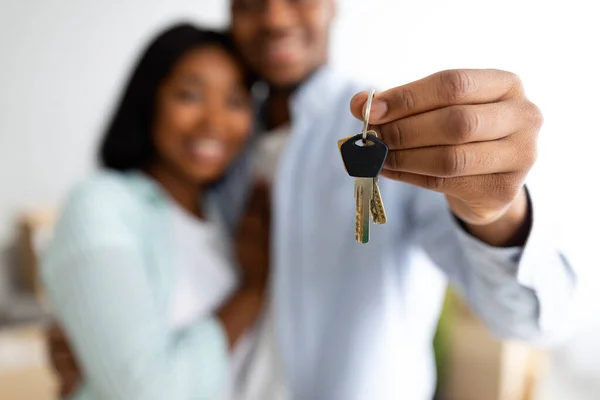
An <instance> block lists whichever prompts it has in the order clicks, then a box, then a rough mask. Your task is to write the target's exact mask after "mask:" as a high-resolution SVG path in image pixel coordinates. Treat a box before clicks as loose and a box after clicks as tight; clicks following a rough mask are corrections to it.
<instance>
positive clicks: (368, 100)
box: [362, 89, 375, 143]
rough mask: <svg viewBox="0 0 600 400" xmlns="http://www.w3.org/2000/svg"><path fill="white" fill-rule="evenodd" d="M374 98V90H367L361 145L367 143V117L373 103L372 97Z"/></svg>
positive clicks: (369, 114)
mask: <svg viewBox="0 0 600 400" xmlns="http://www.w3.org/2000/svg"><path fill="white" fill-rule="evenodd" d="M374 96H375V89H371V90H369V97H368V98H367V105H366V106H365V115H364V122H363V130H362V140H363V143H366V142H367V131H368V130H369V117H370V116H371V103H373V97H374Z"/></svg>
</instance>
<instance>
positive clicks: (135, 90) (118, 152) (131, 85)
mask: <svg viewBox="0 0 600 400" xmlns="http://www.w3.org/2000/svg"><path fill="white" fill-rule="evenodd" d="M211 45H212V46H219V47H221V48H223V49H224V50H226V51H227V52H229V53H231V54H232V55H234V56H235V57H237V53H236V51H235V47H234V45H233V43H232V41H231V39H230V38H229V37H228V36H227V35H224V34H221V33H217V32H213V31H208V30H202V29H198V28H196V27H194V26H193V25H190V24H179V25H175V26H173V27H171V28H169V29H167V30H165V31H163V32H162V33H161V34H159V35H158V36H157V37H156V38H155V39H154V40H153V41H152V42H151V43H150V44H149V46H148V47H147V48H146V51H145V52H144V53H143V55H142V56H141V58H140V59H139V61H138V63H137V65H136V66H135V68H134V70H133V73H132V75H131V77H130V78H129V82H128V83H127V86H126V87H125V91H124V93H123V94H122V97H121V101H120V102H119V104H118V107H117V108H116V110H115V112H114V114H113V117H112V119H111V121H110V123H109V124H108V127H107V129H106V131H105V133H104V138H103V140H102V144H101V147H100V154H99V156H100V163H101V164H102V165H103V166H104V167H107V168H111V169H115V170H119V171H126V170H132V169H140V168H143V167H145V166H147V164H148V163H149V162H151V161H152V158H153V157H154V145H153V143H152V137H151V124H152V121H153V114H154V109H155V103H156V95H157V92H158V88H159V86H160V84H161V83H162V82H163V81H164V79H165V78H166V77H167V76H168V75H169V74H170V72H171V70H172V69H173V67H174V66H175V65H176V64H177V62H178V61H179V59H180V58H181V57H182V56H183V55H184V54H185V53H187V52H188V51H189V50H191V49H194V48H198V47H204V46H211ZM246 84H247V85H248V87H249V86H250V78H249V77H247V82H246Z"/></svg>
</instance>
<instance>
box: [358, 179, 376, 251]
mask: <svg viewBox="0 0 600 400" xmlns="http://www.w3.org/2000/svg"><path fill="white" fill-rule="evenodd" d="M354 198H355V200H356V233H355V237H354V239H355V240H356V241H357V242H360V243H368V242H369V233H370V232H369V231H370V229H369V223H370V222H371V219H370V212H371V207H370V205H371V201H372V200H373V179H371V178H354Z"/></svg>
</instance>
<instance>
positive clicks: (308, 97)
mask: <svg viewBox="0 0 600 400" xmlns="http://www.w3.org/2000/svg"><path fill="white" fill-rule="evenodd" d="M342 84H343V80H342V79H341V78H340V76H339V75H338V74H336V73H335V72H334V71H333V69H332V68H331V66H329V65H327V64H326V65H324V66H322V67H320V68H319V69H317V70H316V71H315V72H314V73H313V74H312V75H311V76H310V77H309V78H308V79H307V80H306V81H305V82H303V83H302V84H301V85H300V86H299V87H298V89H297V90H296V91H295V92H294V94H293V95H292V97H291V99H290V102H291V104H290V107H291V112H292V119H293V121H296V120H299V119H301V118H304V117H311V116H315V115H318V114H321V113H323V112H325V111H326V110H327V109H329V108H330V106H331V104H332V103H333V102H334V101H335V99H336V96H337V95H338V91H339V89H340V88H341V87H342ZM252 91H253V97H254V100H255V109H256V111H257V112H256V118H257V128H258V130H263V129H262V128H263V127H262V126H261V125H262V123H261V121H262V120H263V117H264V105H265V102H266V99H267V97H268V95H269V89H268V85H267V84H266V83H264V82H259V83H258V84H256V85H255V86H254V87H253V89H252Z"/></svg>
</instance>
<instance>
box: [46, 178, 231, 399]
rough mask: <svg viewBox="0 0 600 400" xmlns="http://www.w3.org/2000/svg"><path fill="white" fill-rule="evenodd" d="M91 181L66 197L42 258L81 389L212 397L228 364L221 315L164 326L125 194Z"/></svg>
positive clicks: (114, 394) (131, 395)
mask: <svg viewBox="0 0 600 400" xmlns="http://www.w3.org/2000/svg"><path fill="white" fill-rule="evenodd" d="M96 189H98V190H95V189H93V190H90V188H87V189H86V190H84V191H80V192H79V193H77V194H76V195H75V196H73V197H72V198H71V200H70V201H69V203H68V204H67V206H66V209H65V212H64V214H63V217H62V218H61V222H60V223H59V226H58V227H57V231H56V239H55V241H54V243H53V244H52V246H51V248H50V250H49V253H47V254H46V257H45V259H44V263H43V274H44V281H45V284H46V287H47V289H48V294H49V296H50V299H51V301H52V303H53V305H54V307H55V310H56V312H57V313H58V315H59V317H60V319H61V322H62V324H63V326H64V328H65V330H66V332H67V334H68V336H69V339H70V342H71V344H72V345H73V348H74V350H75V352H76V354H77V359H78V360H79V361H80V363H81V366H82V367H83V375H84V376H85V378H86V381H85V383H86V388H87V389H88V390H89V391H91V392H92V393H94V394H95V395H96V397H98V398H111V399H127V400H135V399H144V400H147V399H148V400H151V399H161V400H162V399H166V398H169V399H174V400H176V399H182V400H183V399H189V398H198V399H213V398H215V396H217V395H218V394H219V393H220V391H221V390H222V389H223V387H224V383H225V378H226V377H227V372H228V371H227V368H228V352H227V350H228V340H227V336H226V334H225V332H224V330H223V328H222V325H221V323H220V321H219V320H218V319H217V318H215V317H207V318H204V319H200V320H198V321H197V322H196V323H194V324H192V325H190V326H188V327H186V328H185V329H182V330H180V331H177V332H174V331H172V330H171V329H170V327H169V323H168V320H167V318H166V316H165V315H164V313H163V310H161V309H160V307H159V306H158V305H157V304H156V303H157V298H156V293H154V292H153V291H152V289H151V285H150V281H149V274H148V270H147V268H146V266H145V261H144V259H143V257H142V254H141V252H140V251H139V250H138V246H139V245H138V241H137V240H136V239H135V237H134V236H133V234H132V233H131V232H130V230H129V228H128V227H127V226H126V225H125V224H124V223H123V221H122V220H121V218H120V216H119V214H118V212H117V211H116V210H120V211H123V210H122V209H120V208H122V206H124V207H127V201H126V200H123V199H122V198H120V197H125V196H118V195H117V194H115V192H118V191H119V188H114V187H108V188H106V187H102V188H96ZM108 192H112V193H113V194H112V197H111V198H110V199H109V198H105V197H104V196H105V193H108ZM117 197H119V198H117ZM134 215H139V212H138V214H134Z"/></svg>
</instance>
